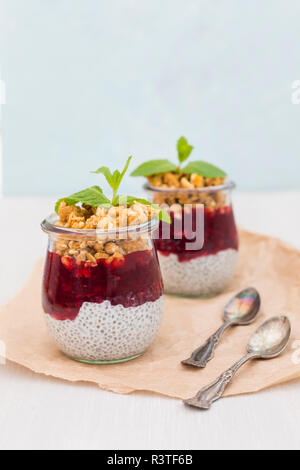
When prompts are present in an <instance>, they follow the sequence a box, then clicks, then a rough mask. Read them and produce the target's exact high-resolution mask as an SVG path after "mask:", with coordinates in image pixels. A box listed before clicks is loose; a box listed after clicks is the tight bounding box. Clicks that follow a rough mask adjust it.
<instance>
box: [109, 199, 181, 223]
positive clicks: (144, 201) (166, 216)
mask: <svg viewBox="0 0 300 470" xmlns="http://www.w3.org/2000/svg"><path fill="white" fill-rule="evenodd" d="M117 201H118V205H120V206H123V205H126V204H128V205H129V206H132V205H133V204H134V203H135V202H139V203H140V204H143V205H144V206H151V207H153V209H156V210H159V211H160V212H159V220H160V221H162V222H166V223H167V224H171V223H172V219H171V217H170V216H169V214H168V212H166V211H165V210H163V209H161V208H160V207H159V206H157V205H156V204H152V203H151V202H149V201H147V199H141V198H139V197H134V196H119V197H118V199H117Z"/></svg>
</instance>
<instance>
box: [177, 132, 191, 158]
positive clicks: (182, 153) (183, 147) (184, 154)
mask: <svg viewBox="0 0 300 470" xmlns="http://www.w3.org/2000/svg"><path fill="white" fill-rule="evenodd" d="M193 149H194V147H193V146H192V145H189V144H188V141H187V140H186V138H185V137H180V139H179V140H178V142H177V150H178V160H179V161H180V163H183V162H185V160H187V159H188V158H189V156H190V154H191V153H192V151H193Z"/></svg>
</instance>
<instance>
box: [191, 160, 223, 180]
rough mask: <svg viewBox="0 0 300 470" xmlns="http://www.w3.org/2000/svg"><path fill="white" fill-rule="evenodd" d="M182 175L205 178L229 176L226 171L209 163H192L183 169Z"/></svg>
mask: <svg viewBox="0 0 300 470" xmlns="http://www.w3.org/2000/svg"><path fill="white" fill-rule="evenodd" d="M182 173H187V174H192V173H196V174H197V175H201V176H204V178H225V177H226V176H227V174H226V173H225V171H223V170H221V169H220V168H218V167H216V166H214V165H211V164H210V163H207V162H190V163H189V164H188V165H187V166H186V167H185V168H183V169H182Z"/></svg>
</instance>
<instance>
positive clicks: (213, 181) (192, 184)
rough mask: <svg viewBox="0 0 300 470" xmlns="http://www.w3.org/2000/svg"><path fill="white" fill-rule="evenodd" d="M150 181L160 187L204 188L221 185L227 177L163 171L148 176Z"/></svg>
mask: <svg viewBox="0 0 300 470" xmlns="http://www.w3.org/2000/svg"><path fill="white" fill-rule="evenodd" d="M148 181H149V183H150V184H151V185H152V186H158V187H160V188H171V189H176V188H185V189H194V188H204V187H208V186H220V185H222V184H224V182H225V178H204V177H203V176H201V175H197V174H191V175H185V174H182V173H161V174H159V175H153V176H149V177H148Z"/></svg>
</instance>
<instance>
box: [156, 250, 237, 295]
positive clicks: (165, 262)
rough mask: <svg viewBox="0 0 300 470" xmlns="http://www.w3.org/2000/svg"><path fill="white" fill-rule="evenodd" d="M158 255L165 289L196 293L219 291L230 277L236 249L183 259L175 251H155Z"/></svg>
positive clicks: (235, 263) (176, 292) (180, 293)
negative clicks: (168, 253)
mask: <svg viewBox="0 0 300 470" xmlns="http://www.w3.org/2000/svg"><path fill="white" fill-rule="evenodd" d="M158 256H159V262H160V267H161V271H162V276H163V281H164V286H165V293H166V294H177V295H186V296H199V297H201V296H212V295H215V294H218V293H220V292H222V291H223V290H224V289H225V288H226V287H227V285H228V284H229V283H230V281H231V280H232V278H233V276H234V274H235V271H236V266H237V260H238V252H237V251H236V250H232V249H229V250H224V251H220V252H219V253H217V254H216V255H209V256H200V257H199V258H194V259H192V260H190V261H184V262H180V261H178V257H177V255H175V254H170V255H169V256H164V255H161V254H160V253H159V252H158Z"/></svg>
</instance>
